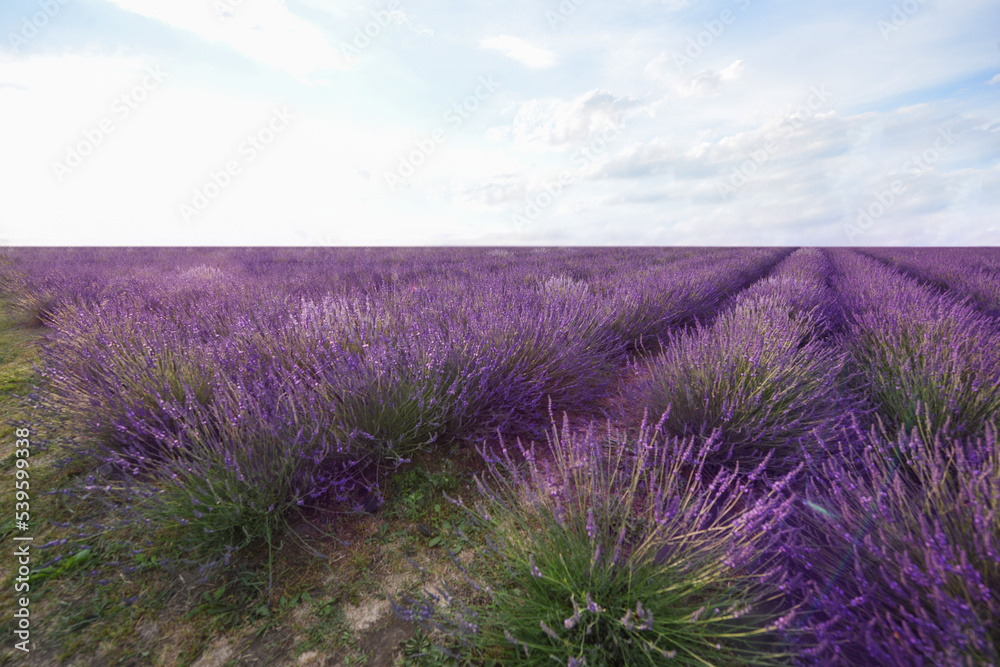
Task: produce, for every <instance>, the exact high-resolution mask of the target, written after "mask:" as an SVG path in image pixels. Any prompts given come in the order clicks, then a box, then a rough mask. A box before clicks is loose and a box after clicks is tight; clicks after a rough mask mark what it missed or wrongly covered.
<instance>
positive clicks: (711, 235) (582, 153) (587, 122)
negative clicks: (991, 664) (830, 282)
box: [0, 0, 1000, 246]
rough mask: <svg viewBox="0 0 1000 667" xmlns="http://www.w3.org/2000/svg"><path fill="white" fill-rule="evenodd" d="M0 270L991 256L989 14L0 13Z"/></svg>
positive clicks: (879, 7)
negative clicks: (620, 251) (396, 254)
mask: <svg viewBox="0 0 1000 667" xmlns="http://www.w3.org/2000/svg"><path fill="white" fill-rule="evenodd" d="M0 118H2V119H3V121H4V122H3V123H2V124H0V244H16V245H414V244H419V245H439V244H447V245H480V244H488V245H519V244H531V245H548V244H554V245H690V244H697V245H826V246H832V245H882V244H893V245H1000V220H998V213H1000V2H996V0H840V1H838V2H836V3H830V2H818V1H814V0H797V1H792V0H718V1H716V0H704V1H698V0H615V1H613V2H612V0H561V1H560V0H530V1H529V0H505V1H503V2H500V1H498V0H497V1H493V0H467V1H465V2H458V1H457V0H456V1H453V2H444V1H442V0H425V1H422V2H413V1H412V0H358V1H356V0H337V1H336V2H334V1H333V0H284V1H282V0H3V2H2V3H0Z"/></svg>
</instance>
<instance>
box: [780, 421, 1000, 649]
mask: <svg viewBox="0 0 1000 667" xmlns="http://www.w3.org/2000/svg"><path fill="white" fill-rule="evenodd" d="M863 441H864V443H865V445H864V447H863V448H862V449H861V451H860V452H858V451H852V450H849V449H847V448H844V447H841V448H839V450H838V451H837V456H834V457H831V458H830V459H829V460H827V461H826V462H825V463H824V464H823V468H822V474H818V475H814V476H811V477H810V479H809V491H808V492H807V494H806V498H807V500H806V501H805V503H804V504H803V506H802V508H801V509H800V510H798V511H797V512H796V515H795V517H794V519H793V520H792V523H793V524H796V525H799V526H801V528H802V531H801V535H802V536H803V538H804V539H805V540H806V544H807V545H808V546H804V547H802V548H801V549H802V550H801V552H800V553H798V554H797V557H796V558H795V559H792V560H790V561H789V562H790V565H791V566H792V567H793V568H794V570H796V571H798V572H800V573H803V574H805V575H806V578H805V579H804V580H803V582H804V586H803V588H802V589H800V594H801V597H800V598H798V599H801V600H809V601H810V602H809V603H808V604H806V605H805V608H804V609H803V612H804V613H802V614H801V615H800V618H801V619H804V620H807V621H808V623H806V624H804V625H803V626H802V627H803V628H804V627H806V626H808V625H809V624H811V625H812V626H813V629H812V635H811V636H812V637H813V639H814V641H816V642H817V647H815V648H813V649H811V650H808V651H803V652H802V653H801V654H800V656H799V664H808V665H852V666H853V665H873V666H874V665H885V664H892V665H906V666H910V665H912V666H914V667H918V666H928V667H929V666H930V665H970V666H971V665H995V664H998V660H1000V653H998V647H1000V631H998V626H997V624H996V619H997V618H998V614H1000V594H998V592H1000V512H998V502H1000V493H998V491H1000V487H998V480H1000V449H998V446H997V441H996V437H995V431H994V430H993V429H992V427H991V428H988V429H987V431H986V436H985V437H984V438H983V439H978V440H954V439H950V438H948V437H945V436H941V435H938V436H937V437H936V438H935V439H934V440H932V441H930V442H927V441H924V440H923V439H921V438H920V436H919V435H917V433H916V432H915V431H914V432H913V433H911V434H910V435H899V436H897V437H896V438H895V439H890V438H887V437H886V436H884V435H880V434H879V433H878V431H877V430H875V429H873V430H872V431H871V432H870V433H869V434H868V435H867V437H865V438H863ZM890 451H902V452H905V455H906V457H907V463H908V464H909V465H910V466H911V468H912V470H913V471H914V472H915V479H914V477H911V476H910V475H905V474H903V469H902V468H901V467H900V465H899V463H898V461H894V460H893V458H892V457H891V456H890ZM806 589H808V591H809V592H808V593H804V592H803V591H805V590H806ZM800 629H801V628H800ZM791 643H794V640H792V641H791Z"/></svg>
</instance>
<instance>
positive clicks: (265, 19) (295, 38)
mask: <svg viewBox="0 0 1000 667" xmlns="http://www.w3.org/2000/svg"><path fill="white" fill-rule="evenodd" d="M108 1H109V2H112V3H114V4H116V5H118V6H119V7H121V8H122V9H124V10H126V11H129V12H133V13H135V14H139V15H142V16H146V17H149V18H152V19H155V20H157V21H162V22H163V23H166V24H167V25H170V26H172V27H174V28H178V29H181V30H186V31H189V32H192V33H194V34H196V35H198V36H199V37H201V38H202V39H204V40H205V41H208V42H216V43H222V44H226V45H228V46H230V47H232V48H234V49H236V50H237V51H238V52H240V53H242V54H243V55H245V56H247V57H248V58H251V59H253V60H255V61H257V62H260V63H263V64H265V65H267V66H269V67H273V68H275V69H279V70H283V71H286V72H288V73H289V74H291V75H293V76H295V77H297V78H299V79H305V78H306V77H307V76H308V75H309V74H311V73H313V72H316V71H320V70H324V69H347V68H348V63H347V60H346V58H345V57H344V56H343V55H342V54H341V53H340V51H338V50H337V49H335V48H333V47H331V46H330V45H329V44H327V42H326V38H325V37H324V36H323V33H322V32H321V31H320V30H319V28H317V27H316V26H315V25H313V24H311V23H309V22H308V21H305V20H302V19H300V18H298V17H296V16H294V15H293V14H292V13H291V12H290V11H288V8H287V7H286V6H285V3H284V0H253V2H248V3H246V4H244V5H240V6H237V7H235V8H232V9H230V10H226V11H219V10H217V9H216V8H215V3H211V2H208V1H207V0H170V2H163V1H162V0H108Z"/></svg>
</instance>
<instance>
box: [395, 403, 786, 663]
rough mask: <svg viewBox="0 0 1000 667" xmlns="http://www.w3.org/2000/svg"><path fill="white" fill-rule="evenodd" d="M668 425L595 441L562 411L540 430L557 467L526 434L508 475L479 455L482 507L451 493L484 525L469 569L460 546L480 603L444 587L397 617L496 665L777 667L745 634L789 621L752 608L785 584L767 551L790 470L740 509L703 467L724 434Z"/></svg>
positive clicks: (778, 525) (735, 488) (731, 486)
mask: <svg viewBox="0 0 1000 667" xmlns="http://www.w3.org/2000/svg"><path fill="white" fill-rule="evenodd" d="M609 430H610V425H609ZM661 432H662V431H661V429H659V428H657V427H650V426H647V425H646V424H645V423H643V425H642V426H641V428H640V430H639V433H638V438H636V439H635V440H632V441H630V442H628V443H626V440H625V436H624V435H623V434H614V433H611V432H609V433H608V436H609V437H608V439H607V441H605V442H602V440H601V439H600V438H599V437H597V436H596V434H595V433H594V432H593V430H588V431H587V432H586V434H574V433H573V432H572V430H571V429H570V427H569V422H568V420H567V421H564V424H563V427H562V429H561V431H560V429H558V428H557V427H556V426H555V425H553V429H552V436H551V438H550V439H549V446H550V448H551V451H552V453H553V454H554V457H555V469H553V466H552V465H551V464H550V463H549V462H548V461H543V462H541V464H540V463H539V461H538V459H537V458H536V451H535V447H534V445H532V447H531V448H530V449H528V450H526V449H525V448H524V447H523V446H522V445H521V443H520V441H518V448H519V450H520V452H521V455H522V457H523V459H524V461H525V462H526V463H527V466H526V468H522V467H520V466H518V465H516V464H515V463H514V462H513V460H512V459H511V458H510V456H509V454H508V451H507V449H506V447H505V446H503V442H502V441H501V450H500V451H501V452H502V454H503V462H504V463H505V470H504V472H501V471H500V470H499V469H498V467H497V464H498V463H501V460H500V459H498V458H497V457H496V456H494V455H492V454H490V453H489V452H488V451H487V450H485V449H484V450H481V451H480V454H481V455H482V456H483V457H484V459H485V460H486V461H487V462H488V463H489V468H488V470H489V473H490V475H491V476H492V477H493V478H494V480H495V481H496V482H497V484H496V485H495V486H488V485H487V484H486V483H485V482H484V481H483V480H481V479H479V478H478V477H477V478H476V482H477V486H478V489H479V492H480V494H481V496H482V501H481V502H476V503H475V505H474V507H475V509H470V508H467V507H465V505H464V503H463V502H462V501H461V499H458V500H455V499H450V498H449V500H451V501H452V502H453V503H455V504H457V505H459V506H461V507H465V509H466V510H467V511H468V512H469V513H470V515H471V516H472V517H473V519H474V520H475V521H476V522H478V523H479V524H480V525H483V526H485V527H486V528H488V531H489V533H490V536H491V537H489V538H488V539H487V542H486V544H487V547H486V548H484V549H482V550H480V551H479V552H478V556H479V558H480V563H482V565H481V566H480V567H479V568H478V569H479V570H480V571H481V572H480V578H479V579H478V580H477V579H476V578H474V577H473V576H472V575H471V574H470V572H469V571H468V570H467V568H465V567H463V566H462V565H461V564H460V563H458V561H457V560H456V559H454V557H453V562H454V563H455V565H456V567H458V568H459V569H460V571H461V573H462V574H463V575H464V576H465V577H466V579H467V581H469V583H470V584H471V585H472V586H473V588H474V589H475V590H476V591H477V592H479V594H480V598H479V602H480V603H479V604H476V605H474V606H468V605H467V604H465V603H464V602H463V601H461V600H459V599H458V598H457V597H456V596H454V595H453V594H452V593H451V592H450V591H449V590H447V589H445V590H438V592H437V594H435V593H430V594H429V595H428V594H424V593H423V592H421V593H420V595H419V596H418V598H416V599H414V598H407V599H404V600H402V601H401V603H397V602H396V601H393V605H394V610H395V611H396V613H397V614H399V615H400V616H401V617H402V618H404V619H407V620H414V621H421V622H425V623H428V624H431V625H434V626H435V627H437V628H438V629H439V630H442V631H445V632H447V633H449V634H450V635H451V636H453V637H456V638H457V639H459V641H460V642H461V644H462V645H463V646H464V647H465V648H466V650H470V651H478V652H482V653H484V654H487V655H491V656H492V657H500V658H501V659H502V661H503V664H550V663H551V661H552V660H555V661H556V662H558V663H560V664H562V663H565V664H568V665H574V664H576V665H583V664H589V665H622V664H628V665H640V664H666V663H668V662H669V663H671V664H688V665H694V664H698V665H704V664H735V663H737V662H738V664H781V663H779V662H778V660H779V659H780V658H782V657H783V656H782V655H781V652H780V651H779V652H774V651H769V650H767V649H766V643H765V646H764V647H762V646H761V645H760V644H756V645H754V644H752V643H751V640H752V639H753V638H757V637H760V636H762V635H766V634H767V633H769V632H774V631H777V630H778V629H781V628H785V627H787V626H788V624H789V623H790V622H791V619H792V618H793V616H794V611H793V610H785V612H784V614H783V615H782V614H779V613H777V612H774V611H771V612H766V611H761V610H759V609H758V607H759V606H760V605H762V604H763V603H764V602H765V601H766V600H768V599H773V598H780V597H781V593H780V590H779V589H780V587H782V586H787V585H788V584H789V582H788V581H786V578H785V573H784V571H783V569H782V567H781V565H780V564H778V563H777V562H776V561H775V559H774V555H775V554H776V553H777V552H776V551H771V550H772V549H773V548H774V547H775V545H777V544H778V543H780V541H781V540H782V538H783V537H785V535H784V530H783V528H782V521H783V519H784V517H785V516H786V515H787V513H788V512H789V510H790V507H791V503H792V502H793V496H790V495H789V494H788V493H787V492H786V491H785V490H784V489H785V486H786V485H787V483H788V482H789V480H790V479H791V478H792V477H793V476H794V474H795V473H796V472H797V470H796V471H793V472H791V473H789V474H788V475H787V476H785V477H784V478H782V479H781V480H779V481H778V482H776V483H775V484H774V485H773V486H772V488H771V489H770V490H769V492H768V493H766V494H762V495H761V496H760V497H759V498H757V499H756V500H755V501H753V502H747V508H746V511H745V512H742V513H739V514H735V513H734V512H733V510H734V508H735V507H736V504H737V503H738V502H740V500H741V497H742V495H743V493H744V491H745V487H743V486H742V485H741V484H739V483H738V482H736V479H737V477H736V475H735V474H732V473H727V472H725V471H721V472H720V473H719V474H718V475H716V477H715V479H714V480H713V481H712V482H711V483H709V484H706V483H704V482H703V481H702V480H701V478H700V476H699V473H700V470H701V467H702V466H703V465H704V461H705V457H706V455H707V454H708V452H709V451H710V450H711V449H713V448H714V447H717V443H714V442H712V441H708V442H705V443H702V444H700V445H698V446H696V445H695V442H694V440H693V439H687V440H681V439H676V438H675V439H670V440H667V441H663V440H662V439H661V437H660V436H659V435H658V434H659V433H661ZM763 465H764V464H761V466H758V467H757V469H756V470H755V471H754V472H753V473H752V475H753V476H755V477H756V476H758V475H760V474H761V473H762V471H763V469H764V468H763ZM438 603H441V604H438ZM772 609H773V607H772ZM779 616H780V617H779ZM498 652H499V653H498Z"/></svg>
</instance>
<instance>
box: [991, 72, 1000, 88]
mask: <svg viewBox="0 0 1000 667" xmlns="http://www.w3.org/2000/svg"><path fill="white" fill-rule="evenodd" d="M994 83H1000V74H997V75H996V76H994V77H993V78H992V79H990V85H991V86H992V85H993V84H994Z"/></svg>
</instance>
